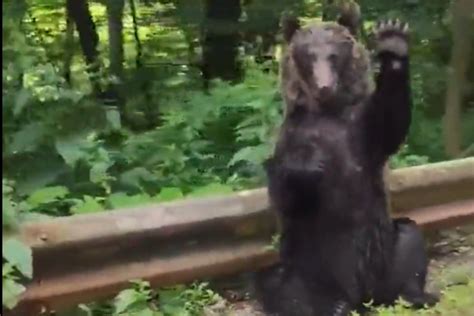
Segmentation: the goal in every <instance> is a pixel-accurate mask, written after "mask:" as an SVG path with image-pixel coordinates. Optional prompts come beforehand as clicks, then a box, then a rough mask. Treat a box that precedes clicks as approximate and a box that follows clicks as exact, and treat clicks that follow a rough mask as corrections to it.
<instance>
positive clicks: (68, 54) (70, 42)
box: [63, 8, 74, 85]
mask: <svg viewBox="0 0 474 316" xmlns="http://www.w3.org/2000/svg"><path fill="white" fill-rule="evenodd" d="M64 46H65V47H64V69H63V72H64V79H65V80H66V82H67V83H68V84H69V85H71V64H72V58H73V56H74V21H73V19H72V17H71V14H70V13H69V10H68V9H67V8H66V41H65V43H64Z"/></svg>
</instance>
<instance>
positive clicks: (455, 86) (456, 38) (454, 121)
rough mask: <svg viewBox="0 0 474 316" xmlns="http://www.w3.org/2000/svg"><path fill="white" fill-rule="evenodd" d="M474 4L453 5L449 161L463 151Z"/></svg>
mask: <svg viewBox="0 0 474 316" xmlns="http://www.w3.org/2000/svg"><path fill="white" fill-rule="evenodd" d="M473 12H474V0H457V1H456V2H455V3H454V4H453V8H452V15H453V24H452V28H453V49H452V52H451V62H450V67H449V71H448V80H447V92H446V103H445V116H444V121H443V123H444V128H443V132H444V148H445V152H446V154H447V156H448V157H451V158H454V157H457V156H459V155H460V154H461V151H462V134H461V108H462V106H461V105H462V101H463V97H464V95H463V91H464V86H465V85H466V82H467V70H468V67H469V60H470V59H471V58H472V46H473V43H472V37H471V34H469V32H466V30H472V29H473V27H474V23H473V22H472V14H473Z"/></svg>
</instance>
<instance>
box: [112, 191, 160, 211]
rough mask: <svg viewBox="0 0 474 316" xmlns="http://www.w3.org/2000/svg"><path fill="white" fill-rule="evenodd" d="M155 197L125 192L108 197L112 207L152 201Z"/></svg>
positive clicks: (130, 205) (123, 206)
mask: <svg viewBox="0 0 474 316" xmlns="http://www.w3.org/2000/svg"><path fill="white" fill-rule="evenodd" d="M152 202H153V199H152V198H151V197H150V196H149V195H148V194H137V195H131V196H129V195H127V194H125V193H123V192H119V193H114V194H111V195H110V196H109V198H108V199H107V204H109V205H110V207H111V208H112V209H116V208H125V207H132V206H137V205H143V204H149V203H152Z"/></svg>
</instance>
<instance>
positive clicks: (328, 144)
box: [257, 19, 437, 316]
mask: <svg viewBox="0 0 474 316" xmlns="http://www.w3.org/2000/svg"><path fill="white" fill-rule="evenodd" d="M283 31H284V35H285V39H286V40H287V42H288V47H287V50H286V53H285V55H284V57H283V60H282V65H281V67H282V69H281V87H282V94H283V97H284V100H285V103H286V111H285V118H284V122H283V125H282V127H281V131H280V135H279V139H278V142H277V145H276V148H275V151H274V154H273V156H272V157H271V158H270V159H269V160H268V161H267V162H266V170H267V175H268V190H269V196H270V200H271V204H272V208H273V209H274V210H276V211H277V213H278V215H279V217H280V223H281V244H280V256H281V262H280V263H279V264H278V265H276V266H273V267H271V268H268V269H265V270H262V271H260V272H259V273H258V276H257V291H258V292H257V293H258V294H259V295H260V300H261V302H262V304H263V306H264V308H265V310H266V311H267V312H268V313H269V314H270V315H280V316H288V315H294V316H306V315H315V316H325V315H331V316H332V315H349V314H350V311H351V310H354V309H356V310H362V309H363V303H367V302H369V301H373V302H374V303H375V304H391V303H393V302H394V301H395V300H396V299H397V298H398V297H399V296H401V297H403V298H404V299H405V300H407V301H409V302H411V303H413V305H414V306H417V307H420V306H422V305H424V304H433V303H435V302H436V300H437V299H436V298H435V297H434V296H432V295H431V294H428V293H425V291H424V287H425V277H426V272H427V258H426V254H425V249H424V242H423V238H422V235H421V233H420V231H419V230H418V228H417V226H416V224H415V223H414V222H413V221H411V220H410V219H407V218H404V219H396V220H393V219H392V218H391V217H390V215H389V213H388V212H387V203H386V196H385V191H384V183H383V167H384V165H385V163H386V162H387V160H388V158H389V156H390V155H392V154H394V153H395V152H396V151H397V150H398V148H399V146H400V145H401V143H402V142H403V141H404V139H405V137H406V135H407V132H408V129H409V125H410V119H411V117H410V111H411V100H410V86H409V60H408V27H407V25H405V24H402V23H400V22H398V21H388V22H382V23H380V24H379V25H378V27H377V29H376V32H375V36H376V44H377V57H378V60H379V62H380V72H379V74H378V75H377V77H376V80H375V87H372V86H373V85H372V84H371V81H370V79H369V78H370V77H369V76H370V69H369V68H370V67H369V64H370V63H369V58H368V53H367V51H366V50H365V49H364V48H363V47H362V46H361V45H359V44H358V43H357V41H356V40H355V39H354V38H353V36H352V35H351V33H350V32H349V30H348V29H347V28H345V27H344V26H342V25H338V24H334V23H321V24H315V25H312V26H309V27H306V28H301V27H300V26H299V22H297V21H296V20H295V19H287V20H286V23H285V24H284V30H283Z"/></svg>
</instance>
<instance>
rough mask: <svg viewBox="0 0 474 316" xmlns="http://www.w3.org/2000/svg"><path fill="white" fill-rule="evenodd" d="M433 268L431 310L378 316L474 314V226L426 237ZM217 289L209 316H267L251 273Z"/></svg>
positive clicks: (394, 310) (385, 312)
mask: <svg viewBox="0 0 474 316" xmlns="http://www.w3.org/2000/svg"><path fill="white" fill-rule="evenodd" d="M426 237H427V243H428V252H429V256H430V266H429V275H428V284H427V289H428V290H429V291H430V292H433V293H436V294H438V295H441V301H440V303H439V304H438V305H437V306H435V307H434V308H433V309H432V310H421V311H408V310H402V309H401V306H400V307H398V308H397V307H394V308H390V309H389V308H387V309H384V310H383V311H378V312H374V313H375V315H387V316H388V315H406V316H408V315H448V314H449V315H452V316H455V315H474V224H470V225H466V226H463V227H459V228H455V229H450V230H442V231H436V232H431V233H430V235H427V236H426ZM215 286H216V290H217V291H218V293H219V294H220V295H221V296H222V297H223V300H222V301H221V302H219V303H218V304H216V305H215V306H213V307H210V308H208V309H207V310H206V316H218V315H219V316H221V315H225V316H264V315H265V314H264V313H263V312H262V310H261V307H260V305H259V304H258V302H256V300H255V299H254V298H253V293H252V290H251V276H250V275H249V274H245V275H241V276H238V277H233V278H231V279H226V280H220V281H219V282H217V283H215Z"/></svg>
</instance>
